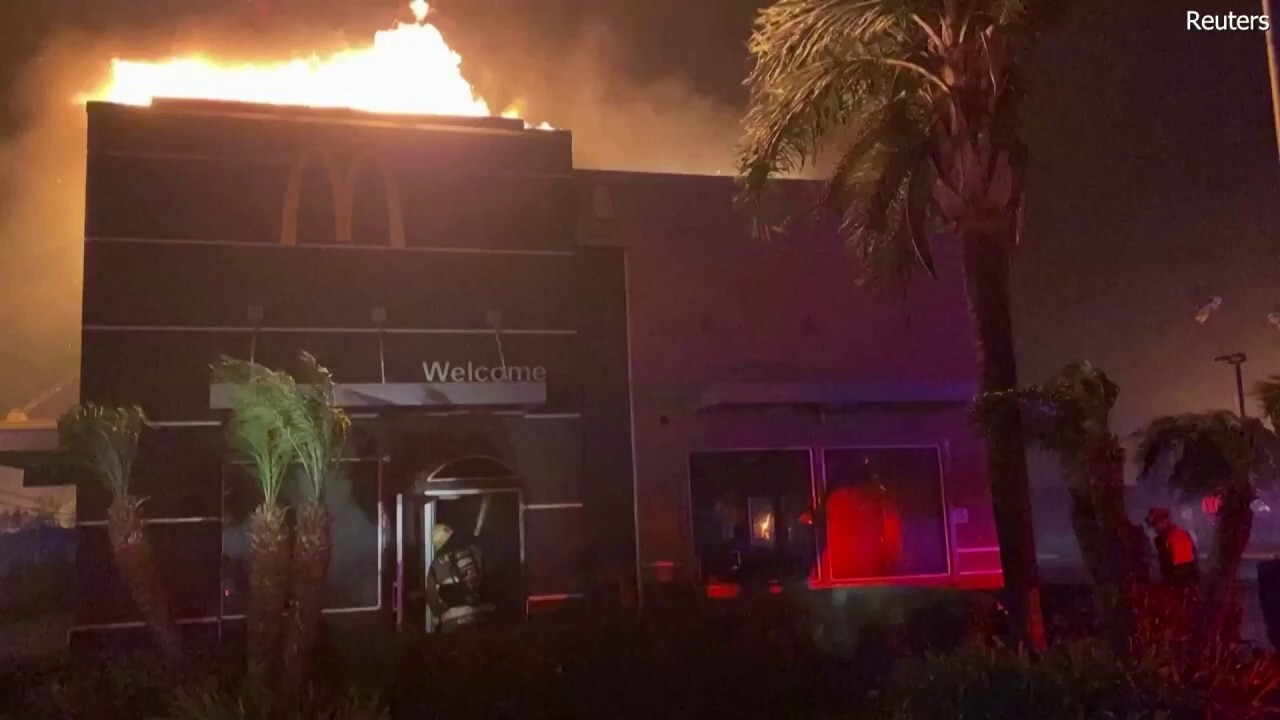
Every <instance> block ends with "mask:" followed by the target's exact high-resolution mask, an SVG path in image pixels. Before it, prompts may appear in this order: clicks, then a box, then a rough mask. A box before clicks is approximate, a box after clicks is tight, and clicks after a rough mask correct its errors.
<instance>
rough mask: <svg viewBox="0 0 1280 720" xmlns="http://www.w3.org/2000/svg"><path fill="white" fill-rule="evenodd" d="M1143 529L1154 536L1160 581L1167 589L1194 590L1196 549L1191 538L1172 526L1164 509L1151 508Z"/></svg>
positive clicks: (1195, 583)
mask: <svg viewBox="0 0 1280 720" xmlns="http://www.w3.org/2000/svg"><path fill="white" fill-rule="evenodd" d="M1147 526H1148V527H1150V528H1151V529H1152V530H1154V531H1155V533H1156V538H1155V545H1156V559H1157V560H1158V561H1159V563H1160V577H1161V579H1162V580H1164V582H1165V583H1167V584H1169V585H1177V586H1181V587H1196V586H1197V585H1199V583H1200V569H1199V568H1198V567H1197V565H1196V545H1195V541H1193V540H1192V539H1191V534H1190V533H1188V532H1187V531H1186V530H1183V529H1182V528H1181V527H1179V526H1178V525H1177V524H1176V523H1174V522H1173V519H1172V517H1171V516H1170V515H1169V510H1168V508H1151V511H1150V512H1148V513H1147Z"/></svg>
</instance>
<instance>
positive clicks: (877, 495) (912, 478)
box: [823, 447, 949, 582]
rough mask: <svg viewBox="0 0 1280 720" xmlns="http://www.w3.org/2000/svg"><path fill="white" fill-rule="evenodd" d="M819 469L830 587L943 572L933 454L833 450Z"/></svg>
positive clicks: (941, 514)
mask: <svg viewBox="0 0 1280 720" xmlns="http://www.w3.org/2000/svg"><path fill="white" fill-rule="evenodd" d="M823 462H824V464H825V469H826V497H825V498H824V502H823V507H824V510H825V512H824V516H825V538H826V546H825V553H824V554H825V556H826V557H825V558H824V560H825V562H826V563H827V564H828V567H829V568H830V572H831V579H832V580H835V581H837V582H838V581H841V580H866V579H873V578H894V577H903V576H912V575H943V574H946V573H947V572H948V570H949V556H948V549H947V529H946V512H945V509H944V507H943V498H942V472H941V468H940V465H939V457H938V450H937V448H932V447H929V448H849V449H832V450H825V451H824V452H823Z"/></svg>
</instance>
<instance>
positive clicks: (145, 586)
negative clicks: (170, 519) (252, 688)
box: [107, 495, 182, 667]
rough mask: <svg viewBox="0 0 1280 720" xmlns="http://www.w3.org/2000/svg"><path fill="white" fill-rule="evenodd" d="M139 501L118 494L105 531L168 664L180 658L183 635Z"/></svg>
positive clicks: (108, 516) (137, 603)
mask: <svg viewBox="0 0 1280 720" xmlns="http://www.w3.org/2000/svg"><path fill="white" fill-rule="evenodd" d="M141 504H142V501H141V500H139V499H137V498H135V497H132V496H130V495H119V496H117V497H116V498H115V500H113V501H112V503H111V507H110V508H108V509H107V535H108V536H109V538H110V540H111V553H112V555H113V556H114V557H115V560H116V565H117V566H118V567H119V568H120V573H121V574H122V575H124V579H125V582H126V583H128V585H129V592H130V594H131V595H133V602H134V603H135V604H136V605H137V606H138V612H140V613H141V614H142V619H143V620H144V621H145V622H146V624H147V630H148V631H150V633H151V638H152V640H153V641H154V642H155V644H156V647H157V648H159V650H160V655H161V657H163V658H164V660H165V662H167V663H168V664H169V665H170V667H177V666H179V665H180V663H181V662H182V636H181V635H179V633H178V625H177V623H175V622H174V620H173V616H172V614H171V613H170V611H169V598H168V595H167V593H166V592H165V590H164V585H163V584H162V583H161V582H160V574H159V572H157V570H156V564H155V559H154V558H153V557H152V555H151V545H150V543H148V542H147V537H146V535H145V534H144V533H143V526H142V516H141V514H140V513H139V512H138V508H139V506H140V505H141Z"/></svg>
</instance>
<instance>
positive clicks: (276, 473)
mask: <svg viewBox="0 0 1280 720" xmlns="http://www.w3.org/2000/svg"><path fill="white" fill-rule="evenodd" d="M213 380H214V382H215V383H223V384H227V385H229V386H231V388H232V392H231V403H230V404H231V417H230V419H229V421H228V424H227V439H228V442H229V444H230V445H231V447H232V448H233V449H234V450H235V451H236V452H237V453H238V454H239V455H240V456H241V457H242V459H243V460H245V461H247V464H248V468H249V471H250V472H251V473H252V474H253V476H254V478H255V479H256V480H257V481H258V487H259V489H260V490H261V492H262V502H261V503H260V504H259V505H258V506H257V507H256V508H255V509H254V511H253V513H252V514H250V516H249V529H248V533H249V613H248V665H249V675H250V678H251V679H252V680H253V681H254V682H256V683H258V685H259V686H263V687H265V686H267V685H268V684H269V683H270V680H271V675H272V670H273V668H274V666H275V660H276V658H277V657H278V655H279V652H280V648H281V645H280V643H281V639H282V636H283V635H282V628H283V627H284V611H285V605H286V603H287V601H288V597H289V527H288V524H287V517H286V509H285V507H284V506H283V505H282V504H281V503H280V490H281V488H282V487H283V485H284V480H285V474H286V472H287V471H288V469H289V465H290V464H291V463H292V462H293V460H294V458H295V457H296V450H295V449H294V446H293V444H292V443H291V442H290V441H289V434H288V430H287V415H288V413H289V411H290V408H291V406H292V404H293V403H294V402H295V398H296V396H297V387H296V385H295V383H294V381H293V378H291V377H289V376H288V375H286V374H285V373H281V372H274V371H272V370H269V369H267V368H265V367H263V366H261V365H258V364H256V363H251V362H246V361H243V360H237V359H235V358H227V357H224V358H222V359H221V360H220V361H219V362H218V363H217V364H215V365H214V366H213Z"/></svg>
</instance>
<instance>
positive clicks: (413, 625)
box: [394, 455, 525, 632]
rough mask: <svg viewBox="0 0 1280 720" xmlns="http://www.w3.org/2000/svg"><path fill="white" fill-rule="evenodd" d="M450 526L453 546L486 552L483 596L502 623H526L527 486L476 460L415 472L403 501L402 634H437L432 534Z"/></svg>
mask: <svg viewBox="0 0 1280 720" xmlns="http://www.w3.org/2000/svg"><path fill="white" fill-rule="evenodd" d="M437 524H444V525H448V526H449V527H450V528H451V529H452V530H453V533H454V540H452V542H465V543H467V544H469V545H472V546H473V547H474V548H476V549H477V550H478V551H479V555H480V557H481V560H482V574H483V578H484V579H483V587H484V590H483V594H484V597H485V600H486V601H487V602H488V603H490V604H492V605H493V606H494V607H495V609H496V610H497V617H498V619H499V621H506V622H517V621H520V620H523V619H524V612H525V602H524V600H525V592H524V518H523V481H522V477H521V476H520V474H519V473H517V472H516V471H515V470H514V469H513V468H512V467H511V466H510V465H508V464H507V463H505V462H503V461H502V460H499V459H497V458H494V457H490V456H485V455H469V456H462V457H457V458H453V459H450V460H447V461H444V462H441V463H438V464H436V465H435V466H434V467H433V468H432V469H430V470H426V471H422V472H418V473H415V474H414V475H413V478H412V480H411V482H410V483H408V488H407V490H406V491H405V492H403V493H401V494H399V495H398V496H397V497H396V578H395V594H394V596H395V606H394V611H395V615H396V627H397V628H399V629H402V630H414V629H419V630H423V631H426V632H432V631H433V629H434V624H435V623H434V620H435V619H434V617H433V616H432V613H431V610H430V608H428V607H427V605H426V600H425V593H424V587H425V582H426V578H427V574H428V573H429V572H430V571H431V566H432V563H433V562H434V560H435V555H436V553H435V548H434V547H433V546H432V544H431V542H430V537H431V529H432V528H433V527H434V526H435V525H437Z"/></svg>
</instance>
